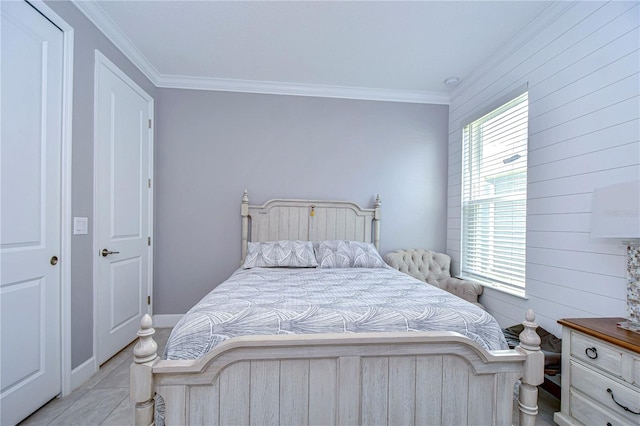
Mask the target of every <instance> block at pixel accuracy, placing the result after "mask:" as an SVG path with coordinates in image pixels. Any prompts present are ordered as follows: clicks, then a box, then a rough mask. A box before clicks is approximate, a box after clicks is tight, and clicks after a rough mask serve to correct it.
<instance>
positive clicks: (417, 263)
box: [384, 249, 484, 309]
mask: <svg viewBox="0 0 640 426" xmlns="http://www.w3.org/2000/svg"><path fill="white" fill-rule="evenodd" d="M384 261H385V262H387V264H388V265H389V266H391V267H392V268H395V269H397V270H399V271H401V272H404V273H405V274H409V275H411V276H412V277H414V278H417V279H419V280H420V281H424V282H426V283H429V284H431V285H434V286H436V287H438V288H441V289H443V290H446V291H448V292H449V293H452V294H455V295H456V296H458V297H461V298H462V299H464V300H466V301H467V302H471V303H473V304H474V305H477V306H479V307H481V308H482V309H484V306H482V305H481V304H480V303H478V297H479V296H480V295H481V294H482V290H483V287H482V286H481V285H480V284H478V283H474V282H472V281H467V280H461V279H459V278H454V277H452V276H451V272H450V266H451V257H449V255H447V254H444V253H436V252H434V251H431V250H424V249H406V250H395V251H392V252H390V253H387V254H385V255H384Z"/></svg>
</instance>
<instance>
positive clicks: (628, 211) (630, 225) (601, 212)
mask: <svg viewBox="0 0 640 426" xmlns="http://www.w3.org/2000/svg"><path fill="white" fill-rule="evenodd" d="M591 236H592V237H594V238H621V239H625V238H626V239H633V238H640V180H639V181H634V182H627V183H621V184H617V185H612V186H606V187H602V188H596V190H595V191H594V193H593V202H592V209H591Z"/></svg>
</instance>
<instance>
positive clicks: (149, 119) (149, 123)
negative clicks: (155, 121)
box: [149, 119, 151, 128]
mask: <svg viewBox="0 0 640 426" xmlns="http://www.w3.org/2000/svg"><path fill="white" fill-rule="evenodd" d="M149 128H151V119H149Z"/></svg>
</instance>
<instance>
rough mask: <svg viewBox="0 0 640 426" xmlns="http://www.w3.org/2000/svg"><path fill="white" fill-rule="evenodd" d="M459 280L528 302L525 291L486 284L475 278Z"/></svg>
mask: <svg viewBox="0 0 640 426" xmlns="http://www.w3.org/2000/svg"><path fill="white" fill-rule="evenodd" d="M460 278H461V279H463V280H469V281H473V282H476V283H478V284H480V285H481V286H483V287H487V288H490V289H493V290H496V291H499V292H501V293H505V294H509V295H511V296H515V297H517V298H519V299H523V300H529V297H528V296H527V293H526V291H525V290H524V289H515V288H513V287H509V286H506V285H501V284H497V283H492V282H487V281H480V280H478V279H477V278H471V277H465V276H461V277H460Z"/></svg>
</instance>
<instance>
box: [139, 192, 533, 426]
mask: <svg viewBox="0 0 640 426" xmlns="http://www.w3.org/2000/svg"><path fill="white" fill-rule="evenodd" d="M241 213H242V258H243V259H244V256H245V255H246V250H247V243H248V241H249V239H248V237H249V235H250V236H251V241H274V240H281V239H301V240H312V241H315V240H324V239H349V240H358V241H365V242H373V243H374V244H375V245H376V247H377V246H378V243H379V235H380V198H379V197H376V199H375V202H374V206H373V208H371V209H362V208H360V207H359V206H358V205H357V204H354V203H350V202H340V201H304V200H272V201H269V202H267V203H265V204H264V205H261V206H250V205H249V198H248V195H247V192H246V191H245V193H244V196H243V197H242V207H241ZM523 325H524V327H525V328H524V331H523V333H522V334H521V335H520V341H521V343H520V346H518V347H517V348H515V349H513V350H502V351H487V350H485V349H483V348H482V347H480V346H479V345H477V344H476V343H475V342H472V341H471V340H469V339H467V338H466V337H464V336H462V335H460V334H457V333H453V332H419V333H418V332H416V333H362V334H313V335H287V336H247V337H236V338H233V339H230V340H228V341H226V342H223V343H222V344H220V345H218V346H216V347H215V348H214V349H213V350H211V351H210V352H209V353H208V354H207V355H205V356H204V357H202V358H199V359H196V360H178V361H176V360H161V359H159V358H158V356H157V344H156V342H155V341H154V340H153V335H154V333H155V331H154V329H153V328H152V322H151V317H150V316H149V315H145V317H144V318H143V319H142V324H141V328H140V331H139V332H138V336H139V338H138V342H137V343H136V345H135V347H134V350H133V353H134V362H133V364H132V365H131V376H130V379H131V383H130V396H131V399H132V400H133V401H134V402H135V424H136V425H145V426H147V425H152V424H154V423H155V421H154V413H155V404H156V399H157V398H156V395H159V396H160V397H161V399H162V400H163V401H164V405H165V424H167V425H196V424H207V425H231V424H232V425H239V424H247V425H248V424H255V425H277V424H283V425H284V424H288V425H307V424H322V425H330V424H340V425H356V424H365V425H376V424H390V425H391V424H397V425H411V424H416V425H418V424H420V425H425V424H428V425H437V424H455V425H462V424H470V423H473V424H483V425H485V424H486V425H489V424H494V425H507V424H511V422H512V416H513V413H512V410H513V395H514V385H515V384H516V382H518V380H520V385H519V390H518V395H519V396H518V398H519V401H518V409H519V420H520V425H534V424H535V418H536V415H537V412H538V406H537V398H538V388H537V386H538V385H539V384H541V383H542V382H543V368H544V355H543V353H542V352H541V351H540V338H539V337H538V335H537V333H536V331H535V329H536V328H537V324H536V323H535V322H534V315H533V312H532V311H531V310H529V311H527V313H526V318H525V321H524V322H523Z"/></svg>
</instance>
